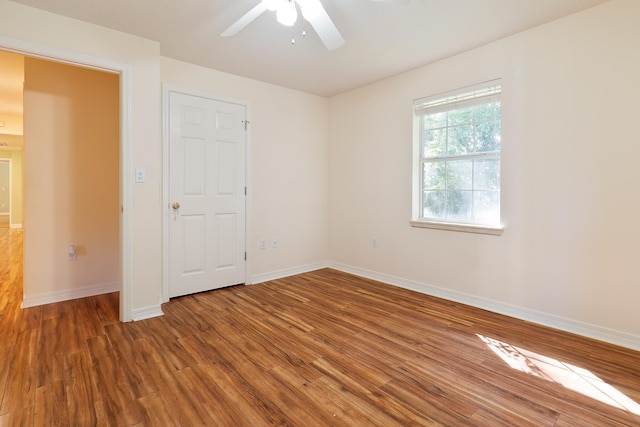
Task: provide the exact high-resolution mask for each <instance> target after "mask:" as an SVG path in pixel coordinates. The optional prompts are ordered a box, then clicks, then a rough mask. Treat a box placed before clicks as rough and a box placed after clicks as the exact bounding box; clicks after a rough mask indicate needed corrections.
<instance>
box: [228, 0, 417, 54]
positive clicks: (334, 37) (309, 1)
mask: <svg viewBox="0 0 640 427" xmlns="http://www.w3.org/2000/svg"><path fill="white" fill-rule="evenodd" d="M372 1H378V2H382V3H394V2H395V1H398V0H372ZM400 1H401V2H402V3H403V4H406V3H408V1H407V0H400ZM296 5H297V6H296ZM298 7H299V8H300V12H302V17H303V18H304V19H305V20H307V21H308V22H309V23H310V24H311V26H312V27H313V29H314V30H315V31H316V33H317V34H318V37H320V40H322V43H324V45H325V47H326V48H327V50H334V49H337V48H339V47H340V46H342V45H344V38H343V37H342V34H340V31H338V28H336V26H335V24H334V23H333V21H332V20H331V18H329V15H328V14H327V12H326V11H325V10H324V7H322V3H320V0H261V1H260V3H258V4H257V5H256V6H255V7H254V8H253V9H251V10H250V11H249V12H247V13H246V14H244V15H243V16H242V17H240V19H238V20H237V21H236V22H234V23H233V24H232V25H231V26H230V27H229V28H227V29H226V30H224V31H223V32H222V34H220V35H221V36H222V37H231V36H234V35H236V34H237V33H238V32H239V31H240V30H242V29H243V28H244V27H246V26H247V25H249V24H250V23H251V22H253V20H255V19H256V18H257V17H258V16H260V15H261V14H262V13H264V12H266V11H267V10H270V11H273V12H276V19H277V20H278V22H279V23H281V24H282V25H285V26H287V27H291V26H293V25H294V24H295V23H296V21H297V20H298V11H297V8H298Z"/></svg>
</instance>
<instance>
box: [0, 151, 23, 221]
mask: <svg viewBox="0 0 640 427" xmlns="http://www.w3.org/2000/svg"><path fill="white" fill-rule="evenodd" d="M0 159H11V226H12V227H14V228H19V227H20V226H22V206H23V205H22V201H23V187H22V150H6V151H5V150H1V151H0Z"/></svg>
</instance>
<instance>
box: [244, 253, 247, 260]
mask: <svg viewBox="0 0 640 427" xmlns="http://www.w3.org/2000/svg"><path fill="white" fill-rule="evenodd" d="M244 260H245V261H246V260H247V253H246V252H245V253H244Z"/></svg>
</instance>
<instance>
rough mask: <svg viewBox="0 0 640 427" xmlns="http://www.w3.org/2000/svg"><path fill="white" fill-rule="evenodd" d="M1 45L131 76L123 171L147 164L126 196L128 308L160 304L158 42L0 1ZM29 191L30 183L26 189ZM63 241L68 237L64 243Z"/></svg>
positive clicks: (127, 172) (127, 173)
mask: <svg viewBox="0 0 640 427" xmlns="http://www.w3.org/2000/svg"><path fill="white" fill-rule="evenodd" d="M0 9H2V11H3V13H2V14H0V37H2V38H3V39H0V46H6V45H9V46H10V47H12V48H16V46H17V47H19V48H24V49H27V50H30V49H31V48H32V46H35V47H36V48H41V47H47V48H48V49H50V52H53V53H52V54H55V55H57V56H62V57H73V58H81V59H84V58H87V61H89V62H93V61H94V59H98V60H99V61H100V62H101V63H104V62H109V63H113V64H116V66H117V68H118V69H126V71H127V73H128V76H129V77H130V90H129V91H128V92H129V94H130V103H129V104H128V105H126V109H127V111H128V114H127V116H128V117H129V118H130V128H128V129H127V128H125V129H124V132H125V133H126V134H127V135H128V138H127V140H128V141H129V142H130V146H128V147H125V149H127V150H128V156H129V158H130V164H128V165H125V167H126V168H127V170H125V176H126V177H127V178H128V179H129V180H131V179H132V178H133V176H134V170H135V168H136V167H144V168H145V169H146V182H145V183H144V184H139V185H136V186H134V185H132V184H129V185H127V186H126V187H127V188H126V190H127V191H129V192H130V194H131V201H130V202H129V201H125V205H126V206H125V208H126V209H127V211H126V212H125V215H128V216H129V218H130V227H129V229H128V230H125V231H126V232H127V233H129V235H130V240H131V244H130V247H126V248H125V254H124V258H125V259H124V261H125V262H126V263H127V264H128V265H129V266H130V271H129V275H128V277H127V278H126V279H127V280H128V281H129V283H130V287H131V289H130V292H129V295H125V296H124V297H125V298H126V300H127V304H128V305H129V306H130V307H129V313H126V312H125V313H124V314H125V317H126V316H130V315H131V314H132V313H133V312H136V311H140V310H142V311H144V310H146V309H147V308H149V307H158V304H159V297H160V294H161V283H162V235H161V190H160V188H161V182H162V170H161V167H162V161H161V159H162V157H161V156H162V150H161V104H160V79H159V74H160V67H159V60H160V47H159V45H158V43H156V42H153V41H150V40H146V39H143V38H140V37H135V36H131V35H127V34H124V33H121V32H118V31H113V30H109V29H106V28H102V27H98V26H95V25H91V24H88V23H84V22H81V21H76V20H73V19H69V18H65V17H62V16H58V15H54V14H51V13H47V12H44V11H40V10H37V9H34V8H30V7H25V6H22V5H19V4H16V3H13V2H10V1H8V0H0ZM25 190H26V191H27V192H28V191H29V188H28V187H27V188H26V189H25ZM65 244H66V242H65Z"/></svg>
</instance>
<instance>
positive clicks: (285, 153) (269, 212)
mask: <svg viewBox="0 0 640 427" xmlns="http://www.w3.org/2000/svg"><path fill="white" fill-rule="evenodd" d="M161 68H162V73H161V78H162V81H163V83H167V84H172V85H177V86H178V87H181V88H185V89H189V90H192V91H199V92H203V93H206V94H208V95H210V96H212V97H218V98H220V99H223V100H224V99H231V100H236V101H238V102H244V103H248V107H249V108H248V111H249V114H250V117H249V120H250V122H251V124H250V132H249V144H250V145H249V159H248V162H249V168H250V176H249V186H250V195H251V198H250V200H251V205H250V209H251V211H250V212H249V215H250V217H249V218H248V219H249V223H250V230H249V232H250V235H249V237H250V241H249V247H248V249H249V254H250V262H251V275H252V276H253V277H254V279H256V280H259V278H260V275H262V274H267V273H272V272H276V271H282V270H289V269H295V268H299V267H301V266H308V265H313V264H316V263H319V262H325V261H326V259H327V250H328V246H327V245H328V228H327V214H328V210H327V204H328V194H327V190H328V169H327V156H328V100H327V99H326V98H321V97H318V96H314V95H308V94H305V93H301V92H297V91H293V90H289V89H284V88H281V87H277V86H273V85H270V84H265V83H261V82H257V81H255V80H249V79H246V78H242V77H238V76H234V75H230V74H225V73H221V72H218V71H214V70H210V69H206V68H202V67H197V66H194V65H190V64H187V63H184V62H180V61H176V60H172V59H169V58H162V61H161ZM271 238H277V239H278V248H277V249H273V248H271V244H270V239H271ZM260 239H267V243H268V244H267V249H260V247H259V242H260Z"/></svg>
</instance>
